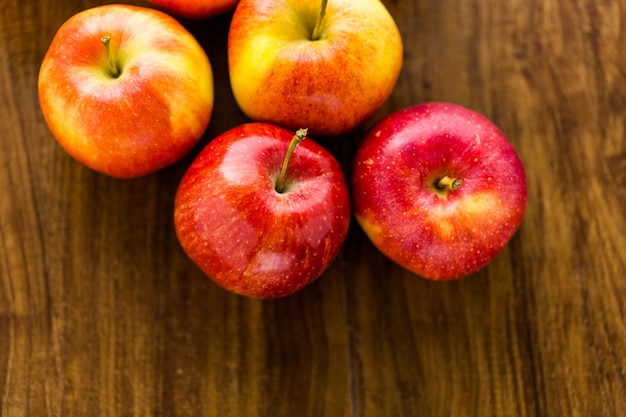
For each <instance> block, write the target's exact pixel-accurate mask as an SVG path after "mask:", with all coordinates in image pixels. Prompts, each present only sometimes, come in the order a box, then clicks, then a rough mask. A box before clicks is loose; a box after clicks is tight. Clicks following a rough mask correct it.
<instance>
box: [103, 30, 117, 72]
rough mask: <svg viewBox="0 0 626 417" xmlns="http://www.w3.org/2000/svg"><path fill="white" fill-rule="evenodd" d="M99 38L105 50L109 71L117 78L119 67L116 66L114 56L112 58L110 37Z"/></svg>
mask: <svg viewBox="0 0 626 417" xmlns="http://www.w3.org/2000/svg"><path fill="white" fill-rule="evenodd" d="M100 40H101V41H102V43H103V44H104V49H105V50H106V54H107V63H108V64H109V71H110V72H111V75H112V76H113V78H117V77H119V76H120V69H119V68H118V67H117V64H116V63H115V58H113V53H112V52H111V45H110V43H111V37H110V36H103V37H102V38H100Z"/></svg>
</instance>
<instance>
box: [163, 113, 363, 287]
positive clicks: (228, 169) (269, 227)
mask: <svg viewBox="0 0 626 417" xmlns="http://www.w3.org/2000/svg"><path fill="white" fill-rule="evenodd" d="M304 136H306V131H304V130H300V131H298V133H297V134H296V135H295V136H294V133H293V132H290V131H288V130H285V129H283V128H280V127H277V126H273V125H269V124H265V123H249V124H244V125H241V126H239V127H236V128H233V129H231V130H229V131H227V132H225V133H223V134H221V135H219V136H218V137H216V138H215V139H213V140H212V141H211V142H210V143H209V144H208V145H207V146H206V147H205V148H204V149H203V150H202V151H201V152H200V154H199V155H198V156H197V158H196V159H195V160H194V162H193V163H192V164H191V166H190V167H189V169H188V171H187V172H186V173H185V175H184V177H183V179H182V181H181V183H180V185H179V188H178V191H177V194H176V200H175V209H174V220H175V226H176V233H177V236H178V239H179V241H180V243H181V245H182V247H183V249H184V250H185V252H186V253H187V254H188V256H189V257H190V258H191V259H192V260H193V261H194V262H195V263H196V264H197V265H198V266H199V267H200V268H201V269H202V270H203V271H204V272H205V273H206V274H207V275H208V276H209V277H210V278H212V279H213V280H214V281H215V282H216V283H217V284H219V285H221V286H222V287H224V288H226V289H227V290H229V291H232V292H234V293H237V294H241V295H245V296H249V297H254V298H277V297H284V296H287V295H290V294H293V293H294V292H296V291H299V290H300V289H302V288H303V287H304V286H306V285H307V284H309V283H311V282H313V281H314V280H315V279H317V278H318V277H319V276H320V275H321V274H322V273H323V272H324V271H325V270H326V268H327V267H328V266H329V265H330V263H331V262H332V261H333V259H334V258H335V257H336V255H337V254H338V252H339V250H340V248H341V246H342V245H343V242H344V240H345V237H346V234H347V231H348V226H349V222H350V214H351V212H350V199H349V192H348V189H347V185H346V181H345V178H344V175H343V172H342V170H341V167H340V166H339V163H338V162H337V160H336V159H335V158H334V157H333V156H332V154H331V153H329V152H328V151H327V150H325V149H324V148H323V147H322V146H320V145H319V144H317V143H316V142H314V141H313V140H312V139H310V138H309V139H306V140H304V141H302V139H304ZM300 142H301V143H300ZM298 143H299V144H298ZM296 145H297V147H296ZM294 148H295V149H294Z"/></svg>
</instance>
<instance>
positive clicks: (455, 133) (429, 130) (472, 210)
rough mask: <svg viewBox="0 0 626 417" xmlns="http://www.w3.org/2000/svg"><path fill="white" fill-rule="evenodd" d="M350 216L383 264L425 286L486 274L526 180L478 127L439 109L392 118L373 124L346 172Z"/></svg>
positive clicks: (444, 106)
mask: <svg viewBox="0 0 626 417" xmlns="http://www.w3.org/2000/svg"><path fill="white" fill-rule="evenodd" d="M352 185H353V190H352V191H353V203H354V210H355V217H356V219H357V221H358V223H359V224H360V225H361V227H362V228H363V230H364V231H365V233H366V234H367V236H368V237H369V238H370V239H371V241H372V242H373V243H374V245H375V246H376V247H377V248H378V249H379V250H380V251H381V252H382V253H383V254H385V255H386V256H387V257H388V258H390V259H391V260H393V261H395V262H396V263H398V264H399V265H401V266H403V267H404V268H406V269H409V270H410V271H413V272H414V273H416V274H418V275H420V276H422V277H425V278H429V279H433V280H448V279H455V278H460V277H463V276H466V275H469V274H471V273H473V272H475V271H477V270H479V269H480V268H482V267H484V266H485V265H487V264H488V263H489V262H490V261H491V260H493V259H494V257H495V256H496V255H497V254H498V253H499V252H500V251H501V250H502V248H503V247H504V246H505V245H506V244H507V242H508V241H509V240H510V239H511V237H512V236H513V234H514V233H515V231H516V230H517V228H518V227H519V225H520V223H521V221H522V217H523V215H524V211H525V208H526V195H527V191H526V178H525V175H524V169H523V167H522V163H521V162H520V159H519V158H518V155H517V153H516V152H515V150H514V149H513V147H512V146H511V145H510V143H509V142H508V141H507V139H506V138H505V137H504V135H503V133H502V132H501V131H500V130H499V129H498V128H497V127H496V126H495V125H494V124H493V123H492V122H491V121H490V120H488V119H487V118H485V117H484V116H482V115H480V114H478V113H476V112H474V111H472V110H469V109H467V108H464V107H461V106H458V105H455V104H449V103H427V104H422V105H417V106H413V107H409V108H406V109H403V110H400V111H397V112H395V113H393V114H391V115H389V116H387V117H385V118H384V119H383V120H381V121H380V122H379V123H378V124H376V125H375V126H374V127H373V128H372V129H371V131H370V132H369V133H368V134H367V136H366V138H365V139H364V141H363V143H362V144H361V146H360V147H359V149H358V151H357V154H356V156H355V160H354V167H353V177H352Z"/></svg>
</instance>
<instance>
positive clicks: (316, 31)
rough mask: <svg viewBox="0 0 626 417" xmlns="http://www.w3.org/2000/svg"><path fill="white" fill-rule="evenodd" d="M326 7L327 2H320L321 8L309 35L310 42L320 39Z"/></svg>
mask: <svg viewBox="0 0 626 417" xmlns="http://www.w3.org/2000/svg"><path fill="white" fill-rule="evenodd" d="M326 6H328V0H322V7H321V8H320V12H319V13H318V15H317V19H316V20H315V26H313V33H311V40H312V41H317V40H319V39H320V38H321V37H322V20H324V15H326Z"/></svg>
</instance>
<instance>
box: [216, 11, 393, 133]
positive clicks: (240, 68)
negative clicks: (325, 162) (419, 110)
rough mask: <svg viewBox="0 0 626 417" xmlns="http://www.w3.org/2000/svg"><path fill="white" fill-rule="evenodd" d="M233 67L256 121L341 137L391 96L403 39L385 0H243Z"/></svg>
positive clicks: (240, 95) (235, 83)
mask: <svg viewBox="0 0 626 417" xmlns="http://www.w3.org/2000/svg"><path fill="white" fill-rule="evenodd" d="M228 65H229V74H230V81H231V86H232V90H233V94H234V96H235V99H236V101H237V103H238V105H239V107H240V108H241V110H242V111H243V112H244V113H245V114H246V115H247V116H248V117H250V118H251V119H253V120H257V121H265V122H271V123H274V124H278V125H281V126H284V127H287V128H289V129H297V128H299V127H300V126H307V127H308V128H309V130H310V132H311V134H313V135H322V136H337V135H342V134H345V133H348V132H350V131H352V130H353V129H355V128H356V127H357V126H359V125H361V124H362V123H363V122H365V121H366V120H367V119H368V118H369V117H371V116H372V115H373V114H374V113H375V112H376V111H377V110H378V109H379V108H380V107H381V106H382V105H383V104H384V103H385V101H386V100H387V99H388V98H389V96H390V94H391V92H392V90H393V88H394V86H395V84H396V81H397V78H398V75H399V72H400V69H401V66H402V39H401V36H400V32H399V30H398V27H397V25H396V23H395V21H394V19H393V18H392V16H391V15H390V13H389V11H388V10H387V8H386V7H385V6H384V5H383V3H382V2H381V1H380V0H356V1H355V0H329V1H328V2H326V1H325V0H322V1H320V0H300V1H289V0H241V1H240V2H239V4H238V5H237V8H236V9H235V13H234V15H233V18H232V21H231V26H230V31H229V34H228Z"/></svg>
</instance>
